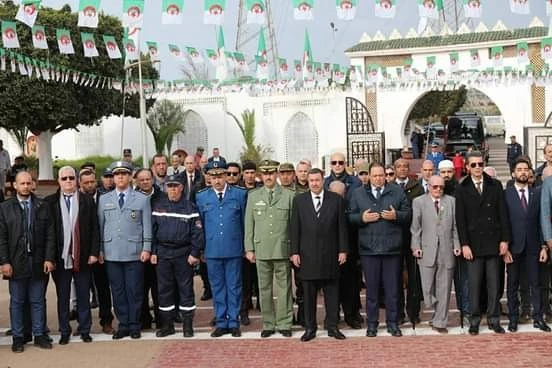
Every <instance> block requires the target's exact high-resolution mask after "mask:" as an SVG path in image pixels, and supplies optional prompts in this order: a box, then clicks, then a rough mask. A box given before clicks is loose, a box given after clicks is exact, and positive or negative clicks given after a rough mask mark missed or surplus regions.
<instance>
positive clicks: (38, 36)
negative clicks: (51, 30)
mask: <svg viewBox="0 0 552 368" xmlns="http://www.w3.org/2000/svg"><path fill="white" fill-rule="evenodd" d="M34 38H35V39H36V40H38V41H42V40H43V39H44V32H42V31H36V32H35V34H34Z"/></svg>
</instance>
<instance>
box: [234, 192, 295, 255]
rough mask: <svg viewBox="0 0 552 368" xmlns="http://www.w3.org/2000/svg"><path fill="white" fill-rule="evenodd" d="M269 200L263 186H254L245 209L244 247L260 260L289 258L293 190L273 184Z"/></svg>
mask: <svg viewBox="0 0 552 368" xmlns="http://www.w3.org/2000/svg"><path fill="white" fill-rule="evenodd" d="M273 191H274V192H273V195H272V203H269V200H268V190H267V189H266V188H264V187H261V188H257V189H253V190H252V191H250V192H249V194H248V196H247V207H246V209H245V241H244V243H245V250H246V251H250V252H255V257H256V258H257V259H260V260H271V259H274V260H277V259H279V260H281V259H288V258H289V254H290V242H289V223H290V220H291V209H292V206H293V198H294V196H295V193H294V192H293V191H291V190H289V189H285V188H282V187H281V186H280V185H276V186H275V187H274V188H273Z"/></svg>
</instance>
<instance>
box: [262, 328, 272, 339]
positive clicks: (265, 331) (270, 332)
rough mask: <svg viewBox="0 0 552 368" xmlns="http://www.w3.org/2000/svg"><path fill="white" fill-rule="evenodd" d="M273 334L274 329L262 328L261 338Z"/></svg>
mask: <svg viewBox="0 0 552 368" xmlns="http://www.w3.org/2000/svg"><path fill="white" fill-rule="evenodd" d="M273 334H274V330H262V331H261V337H262V338H266V337H270V336H272V335H273Z"/></svg>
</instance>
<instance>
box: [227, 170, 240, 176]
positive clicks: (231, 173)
mask: <svg viewBox="0 0 552 368" xmlns="http://www.w3.org/2000/svg"><path fill="white" fill-rule="evenodd" d="M226 175H227V176H239V175H240V173H238V172H230V171H228V172H226Z"/></svg>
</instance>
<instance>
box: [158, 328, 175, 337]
mask: <svg viewBox="0 0 552 368" xmlns="http://www.w3.org/2000/svg"><path fill="white" fill-rule="evenodd" d="M175 333H176V331H175V330H174V326H169V327H163V328H162V329H160V330H158V331H157V332H156V333H155V336H157V337H167V336H169V335H174V334H175Z"/></svg>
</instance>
